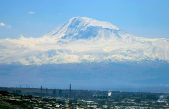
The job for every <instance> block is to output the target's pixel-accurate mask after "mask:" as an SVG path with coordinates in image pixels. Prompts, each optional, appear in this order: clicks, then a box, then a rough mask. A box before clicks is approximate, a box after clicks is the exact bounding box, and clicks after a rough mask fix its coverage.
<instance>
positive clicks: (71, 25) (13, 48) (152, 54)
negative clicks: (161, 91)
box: [0, 17, 169, 65]
mask: <svg viewBox="0 0 169 109" xmlns="http://www.w3.org/2000/svg"><path fill="white" fill-rule="evenodd" d="M145 60H146V61H153V60H160V61H166V62H169V40H168V39H165V38H144V37H136V36H133V35H131V34H128V33H126V32H123V31H121V30H120V29H119V28H118V27H117V26H115V25H113V24H111V23H108V22H103V21H98V20H95V19H91V18H87V17H74V18H72V19H70V20H69V21H68V22H67V23H65V24H64V25H63V26H62V27H61V28H60V29H58V30H57V31H53V32H51V33H49V34H47V35H45V36H43V37H41V38H24V37H21V38H18V39H1V40H0V63H1V64H10V63H19V64H24V65H31V64H53V63H57V64H58V63H82V62H111V61H117V62H121V61H122V62H125V61H134V62H138V61H139V62H140V61H145Z"/></svg>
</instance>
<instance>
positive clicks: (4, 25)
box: [0, 22, 11, 29]
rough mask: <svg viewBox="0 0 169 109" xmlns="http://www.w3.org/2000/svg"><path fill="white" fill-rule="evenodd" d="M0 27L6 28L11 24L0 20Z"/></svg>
mask: <svg viewBox="0 0 169 109" xmlns="http://www.w3.org/2000/svg"><path fill="white" fill-rule="evenodd" d="M0 28H7V29H10V28H11V25H8V24H6V23H4V22H0Z"/></svg>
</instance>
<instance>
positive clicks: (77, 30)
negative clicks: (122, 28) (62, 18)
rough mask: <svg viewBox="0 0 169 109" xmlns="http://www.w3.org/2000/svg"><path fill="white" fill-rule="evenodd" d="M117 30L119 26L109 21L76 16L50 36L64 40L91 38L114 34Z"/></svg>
mask: <svg viewBox="0 0 169 109" xmlns="http://www.w3.org/2000/svg"><path fill="white" fill-rule="evenodd" d="M117 31H119V28H118V27H117V26H115V25H113V24H111V23H110V22H105V21H100V20H96V19H93V18H88V17H79V16H78V17H73V18H71V19H70V20H69V21H68V22H67V23H65V24H64V25H63V26H62V27H61V28H60V29H59V30H57V31H54V32H53V33H52V34H50V36H53V37H57V38H59V39H64V40H65V39H66V40H76V39H93V38H99V37H111V36H115V35H113V34H117ZM116 36H117V35H116Z"/></svg>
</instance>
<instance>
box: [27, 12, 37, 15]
mask: <svg viewBox="0 0 169 109" xmlns="http://www.w3.org/2000/svg"><path fill="white" fill-rule="evenodd" d="M28 14H30V15H34V14H36V12H34V11H29V12H28Z"/></svg>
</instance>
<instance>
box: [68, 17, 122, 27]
mask: <svg viewBox="0 0 169 109" xmlns="http://www.w3.org/2000/svg"><path fill="white" fill-rule="evenodd" d="M77 22H79V23H81V24H83V25H85V26H96V27H101V28H108V29H113V30H119V28H118V27H117V26H116V25H113V24H112V23H110V22H105V21H100V20H96V19H93V18H89V17H81V16H78V17H73V18H71V19H70V20H69V24H72V23H77Z"/></svg>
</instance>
